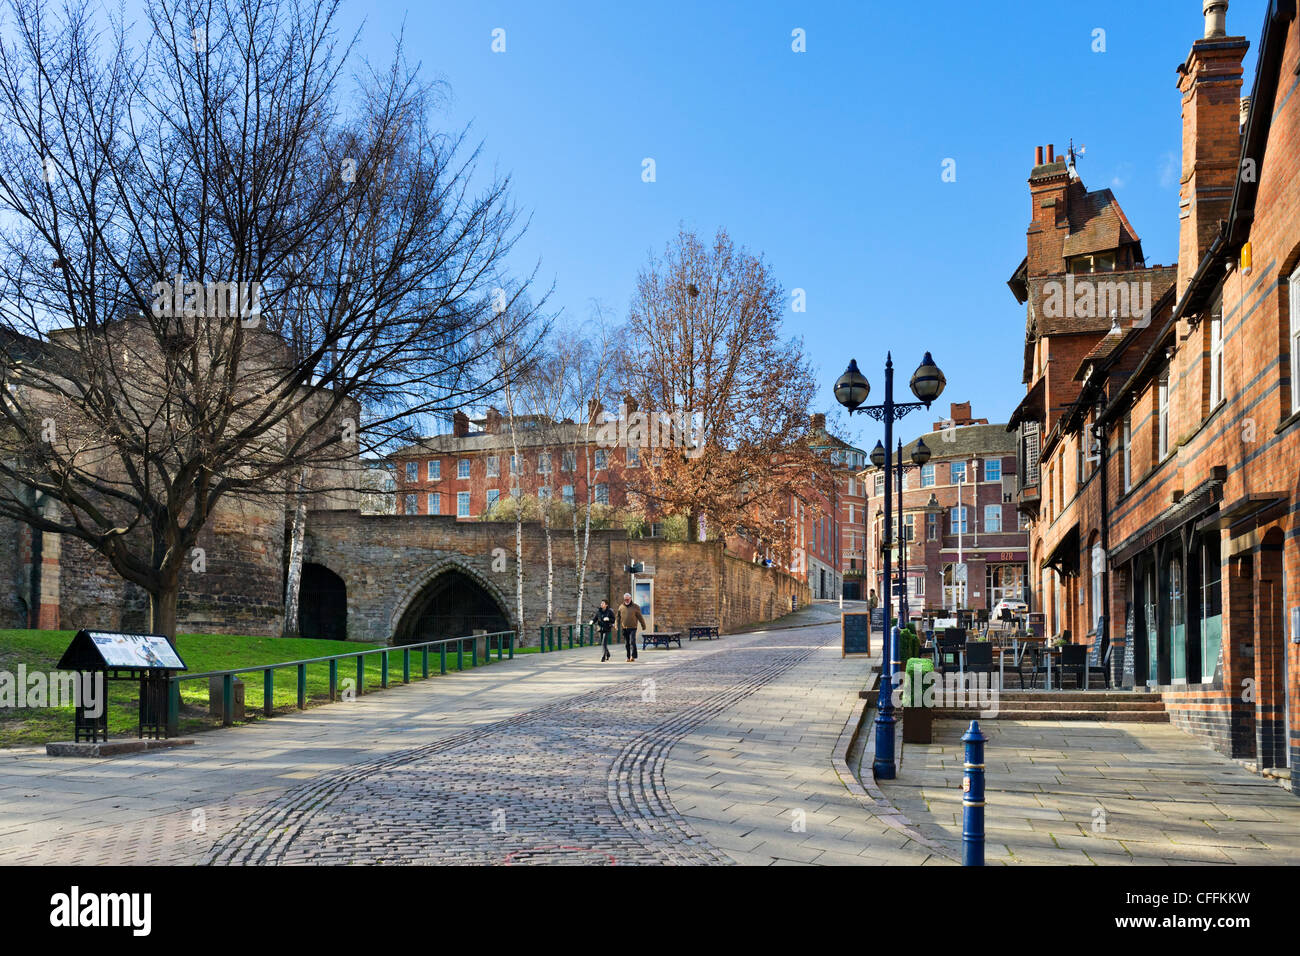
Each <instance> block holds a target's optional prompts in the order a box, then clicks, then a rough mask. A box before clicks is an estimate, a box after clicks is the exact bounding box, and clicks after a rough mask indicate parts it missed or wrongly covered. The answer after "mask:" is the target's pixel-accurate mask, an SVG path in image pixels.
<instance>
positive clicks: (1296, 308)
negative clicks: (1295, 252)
mask: <svg viewBox="0 0 1300 956" xmlns="http://www.w3.org/2000/svg"><path fill="white" fill-rule="evenodd" d="M1287 285H1288V286H1289V290H1288V295H1289V301H1290V305H1291V330H1290V338H1289V340H1288V341H1290V343H1291V411H1292V412H1293V413H1294V412H1300V265H1297V266H1296V270H1295V272H1293V273H1291V279H1290V281H1289V282H1288V283H1287Z"/></svg>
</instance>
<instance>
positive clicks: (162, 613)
mask: <svg viewBox="0 0 1300 956" xmlns="http://www.w3.org/2000/svg"><path fill="white" fill-rule="evenodd" d="M180 596H181V584H180V578H179V576H177V577H176V578H175V579H174V580H172V581H171V582H170V583H164V584H163V585H162V587H161V588H160V589H159V590H158V591H156V592H151V593H150V595H149V630H150V632H151V633H153V634H163V635H165V636H167V637H170V638H172V639H173V640H174V639H175V638H176V607H177V605H178V604H179V603H180Z"/></svg>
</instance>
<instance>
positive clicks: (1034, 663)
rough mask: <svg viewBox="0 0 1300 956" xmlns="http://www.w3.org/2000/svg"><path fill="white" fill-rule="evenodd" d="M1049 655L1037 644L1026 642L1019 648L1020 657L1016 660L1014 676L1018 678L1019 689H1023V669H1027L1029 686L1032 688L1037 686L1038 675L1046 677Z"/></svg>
mask: <svg viewBox="0 0 1300 956" xmlns="http://www.w3.org/2000/svg"><path fill="white" fill-rule="evenodd" d="M1050 660H1051V658H1050V656H1049V655H1048V654H1047V651H1046V650H1045V649H1044V648H1042V647H1040V646H1039V645H1037V644H1026V645H1025V646H1024V647H1022V648H1021V652H1020V659H1019V660H1018V661H1016V676H1017V677H1018V678H1020V689H1021V690H1024V689H1025V671H1026V670H1028V671H1029V687H1030V689H1033V688H1035V687H1037V686H1038V675H1040V674H1041V675H1043V677H1044V678H1046V677H1047V668H1048V667H1049V666H1051V665H1049V661H1050Z"/></svg>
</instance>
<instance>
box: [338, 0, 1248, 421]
mask: <svg viewBox="0 0 1300 956" xmlns="http://www.w3.org/2000/svg"><path fill="white" fill-rule="evenodd" d="M1264 7H1265V0H1232V3H1231V7H1230V9H1229V12H1228V28H1229V33H1232V34H1244V35H1245V36H1246V37H1247V38H1248V39H1250V40H1251V43H1252V49H1251V52H1250V54H1249V55H1248V58H1247V62H1246V68H1247V72H1246V77H1245V81H1244V87H1245V92H1249V86H1250V82H1251V78H1252V76H1253V69H1254V60H1255V56H1254V49H1253V46H1254V44H1255V42H1256V41H1257V39H1258V36H1259V31H1260V28H1261V26H1262V23H1263V14H1264ZM362 11H364V15H365V41H364V44H363V47H364V49H366V50H367V51H369V52H371V53H372V55H378V54H380V53H382V52H384V51H385V50H386V49H389V48H391V47H390V44H391V42H392V38H393V36H394V35H395V34H396V33H397V31H398V30H399V29H400V28H401V25H402V23H403V21H405V30H406V37H407V41H408V45H409V49H410V51H411V54H412V56H413V57H418V59H419V60H420V61H421V63H422V66H423V69H424V70H425V71H427V72H428V73H429V74H430V75H437V76H440V77H442V78H443V79H445V80H446V81H447V83H448V84H449V85H450V88H451V100H450V102H449V103H448V105H447V108H446V112H445V118H446V120H447V121H448V123H450V124H451V125H463V124H465V123H472V124H473V134H474V136H475V137H476V138H481V139H482V141H483V144H484V157H485V160H486V162H487V163H489V164H493V163H494V164H496V165H497V166H498V168H499V169H501V170H504V171H509V172H510V173H511V174H512V175H513V177H514V182H515V197H516V200H517V201H518V202H519V204H520V205H521V206H522V207H523V208H524V209H526V210H527V211H528V212H529V213H530V214H531V216H532V226H531V229H530V232H529V235H528V237H527V238H526V240H525V241H524V242H523V243H522V244H521V246H520V248H519V250H518V251H519V267H520V268H524V267H527V266H529V265H531V263H532V262H533V261H534V260H540V263H541V271H540V275H541V277H542V278H543V279H544V280H545V282H546V283H549V281H550V280H552V279H553V280H554V282H555V298H554V300H553V301H554V304H555V305H556V306H558V307H562V308H563V309H564V311H565V313H566V314H567V315H570V316H576V317H583V316H586V315H587V314H588V312H589V309H590V302H591V300H593V299H597V300H600V301H602V302H604V303H605V304H606V305H608V306H609V307H610V308H611V309H612V310H613V311H614V312H616V313H617V314H618V315H619V316H623V315H625V314H626V311H627V306H628V302H629V299H630V296H631V294H632V289H633V283H634V281H635V277H636V274H637V271H638V269H639V268H640V267H641V266H642V265H643V263H644V262H645V260H646V256H647V253H648V252H649V251H650V250H651V249H654V250H661V249H662V247H663V245H664V243H665V242H666V241H667V240H668V239H669V238H670V237H671V236H672V235H673V234H674V233H675V231H676V228H677V225H678V223H679V222H681V223H685V224H686V225H688V226H691V227H694V228H696V229H698V230H699V231H701V232H702V233H704V234H710V235H711V234H712V232H713V230H714V229H716V228H717V227H718V226H719V225H722V226H725V227H726V228H727V229H728V230H729V231H730V233H731V235H732V237H733V239H735V240H736V241H737V242H739V243H743V244H744V245H746V246H747V247H749V248H750V249H751V250H753V251H758V252H761V253H762V254H763V255H764V256H765V257H766V258H767V259H768V260H769V262H770V263H771V264H772V265H773V267H774V269H775V273H776V275H777V276H778V278H779V280H780V281H781V283H782V285H783V286H784V287H785V288H786V290H787V293H788V292H789V291H791V290H793V289H795V288H802V289H804V290H805V291H806V296H807V311H806V312H805V313H801V314H799V313H793V312H792V313H789V314H788V315H787V325H788V327H789V329H790V330H791V332H792V333H794V334H798V335H801V336H802V337H803V338H804V340H805V343H806V346H807V349H808V352H809V354H810V356H811V358H812V360H813V362H814V364H815V367H816V368H817V369H818V373H819V377H820V378H821V380H822V381H823V382H824V383H825V384H824V388H823V391H822V394H821V396H820V398H819V403H820V404H821V405H824V406H826V407H828V408H829V407H830V406H832V405H833V404H834V399H833V397H832V395H831V392H830V384H831V383H832V382H833V381H834V379H835V378H836V376H838V375H839V373H840V372H841V371H842V370H843V368H844V366H845V365H846V364H847V362H848V359H849V358H850V357H856V358H857V359H858V361H859V364H860V365H861V366H862V368H863V370H864V371H865V373H866V374H867V376H868V378H869V379H870V380H871V382H872V384H873V389H874V391H873V396H872V397H873V400H878V399H880V398H881V397H882V396H883V389H882V386H883V371H882V370H883V365H884V359H885V353H886V351H887V350H890V349H892V350H893V353H894V355H895V357H896V359H897V362H898V365H899V369H900V371H901V372H902V373H903V374H902V376H901V379H902V383H905V382H906V380H907V378H908V377H909V376H910V374H911V372H912V369H913V368H914V367H915V366H916V364H917V362H918V361H919V359H920V357H921V354H922V353H923V352H924V351H925V350H926V349H929V350H931V351H932V352H933V353H934V356H935V359H936V361H937V362H938V363H939V365H940V366H941V367H942V368H943V369H944V371H945V372H946V374H947V377H948V390H947V392H946V394H945V395H944V397H943V398H942V399H941V402H943V403H946V402H947V401H948V400H952V401H966V400H969V401H971V402H973V403H974V409H975V413H976V415H978V416H983V417H987V418H989V419H990V420H991V421H1005V420H1006V418H1007V417H1008V415H1009V414H1010V412H1011V410H1012V408H1013V407H1014V406H1015V405H1016V403H1017V402H1018V401H1019V399H1020V397H1021V396H1022V395H1023V392H1024V387H1023V385H1022V384H1021V361H1022V343H1023V336H1024V312H1023V308H1022V307H1021V306H1018V305H1017V304H1016V302H1015V300H1014V299H1013V298H1012V296H1011V293H1010V291H1009V290H1008V289H1007V287H1006V284H1005V282H1006V279H1007V278H1008V277H1009V276H1010V275H1011V273H1012V271H1013V270H1014V268H1015V267H1016V265H1017V264H1018V263H1019V261H1020V259H1021V257H1022V256H1023V255H1024V251H1025V245H1024V241H1025V240H1024V230H1025V227H1026V225H1027V223H1028V221H1029V215H1030V210H1029V198H1028V187H1027V185H1026V178H1027V177H1028V174H1029V169H1030V166H1031V165H1032V158H1033V149H1034V147H1035V146H1036V145H1039V144H1046V143H1049V142H1051V143H1053V144H1055V146H1056V148H1057V150H1058V152H1060V151H1064V149H1065V147H1066V145H1067V143H1068V142H1069V140H1070V139H1071V137H1073V139H1074V141H1075V143H1076V144H1080V143H1081V144H1084V145H1085V146H1086V153H1085V154H1084V155H1083V156H1082V157H1081V159H1080V161H1079V172H1080V174H1081V176H1082V178H1083V180H1084V182H1085V183H1086V184H1087V185H1088V187H1089V188H1090V189H1097V188H1101V187H1105V186H1109V187H1111V188H1113V189H1114V190H1115V193H1116V195H1117V196H1118V198H1119V200H1120V203H1121V204H1122V205H1123V207H1124V209H1125V211H1126V213H1127V214H1128V216H1129V219H1130V220H1131V221H1132V223H1133V224H1134V227H1135V228H1136V229H1137V231H1138V234H1139V235H1140V236H1141V238H1142V240H1143V248H1144V251H1145V253H1146V257H1147V262H1148V263H1149V264H1154V263H1170V262H1173V261H1175V260H1176V258H1177V224H1178V217H1177V212H1178V169H1179V157H1180V129H1181V127H1180V120H1179V109H1180V107H1179V95H1178V91H1177V89H1176V87H1175V74H1174V70H1175V67H1176V66H1177V65H1178V64H1179V63H1180V62H1182V60H1183V59H1184V58H1185V57H1186V55H1187V52H1188V49H1189V47H1190V45H1191V43H1192V41H1193V40H1195V39H1196V38H1197V37H1199V36H1200V34H1201V31H1202V28H1203V20H1202V16H1201V2H1200V0H1145V2H1140V3H1135V2H1132V0H1128V2H1110V0H1104V2H1096V0H1092V2H1082V0H1080V2H1074V3H1039V4H1028V3H1012V2H1001V3H999V2H987V3H969V2H949V3H943V2H932V3H927V4H918V3H875V2H873V3H845V4H823V3H814V4H806V3H764V2H752V0H751V2H744V3H708V4H703V3H690V2H655V3H647V4H642V3H587V2H563V3H559V2H552V3H536V2H516V3H477V2H473V3H442V2H438V3H428V4H418V5H412V6H410V7H409V9H408V6H407V4H406V3H404V2H401V0H397V2H393V0H379V2H376V3H367V4H357V3H350V5H349V7H348V9H347V15H348V16H349V17H357V16H358V14H360V13H361V12H362ZM356 22H359V19H358V20H357V21H356ZM496 28H501V29H504V30H505V42H506V50H505V52H504V53H494V52H492V49H491V44H492V31H493V30H494V29H496ZM795 28H802V29H803V30H804V31H805V33H806V45H807V52H804V53H795V52H793V51H792V49H791V42H792V38H791V31H792V30H793V29H795ZM1098 28H1100V29H1102V30H1104V31H1105V36H1104V40H1105V52H1093V49H1092V47H1093V44H1094V30H1095V29H1098ZM646 157H651V158H653V159H654V160H655V164H656V176H657V179H656V181H655V182H653V183H645V182H643V181H642V179H641V170H642V160H643V159H644V158H646ZM948 158H951V159H954V160H955V161H956V167H955V169H956V181H955V182H943V181H942V178H941V173H942V170H943V168H942V164H943V161H944V160H945V159H948ZM787 301H789V300H788V298H787ZM902 387H903V388H904V389H905V388H906V386H905V384H903V385H902ZM944 411H945V412H946V404H944ZM933 417H937V416H932V415H929V414H928V413H927V414H918V415H917V416H916V417H914V418H910V419H908V420H906V421H905V422H904V424H903V426H902V431H903V432H904V434H908V433H912V432H916V431H921V430H924V429H925V428H927V427H928V421H929V419H931V418H933ZM873 427H874V426H871V425H870V424H869V423H868V424H867V426H865V427H863V428H862V429H861V430H859V428H857V427H856V423H855V427H854V429H853V430H854V432H855V433H856V436H855V437H857V438H858V440H859V441H870V443H874V438H875V434H874V431H873V430H872V428H873Z"/></svg>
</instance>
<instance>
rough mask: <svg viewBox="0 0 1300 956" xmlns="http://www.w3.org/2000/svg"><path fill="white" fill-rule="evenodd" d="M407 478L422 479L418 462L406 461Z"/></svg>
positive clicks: (411, 479)
mask: <svg viewBox="0 0 1300 956" xmlns="http://www.w3.org/2000/svg"><path fill="white" fill-rule="evenodd" d="M406 480H407V481H419V480H420V465H419V464H418V463H417V462H414V461H408V462H407V463H406Z"/></svg>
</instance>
